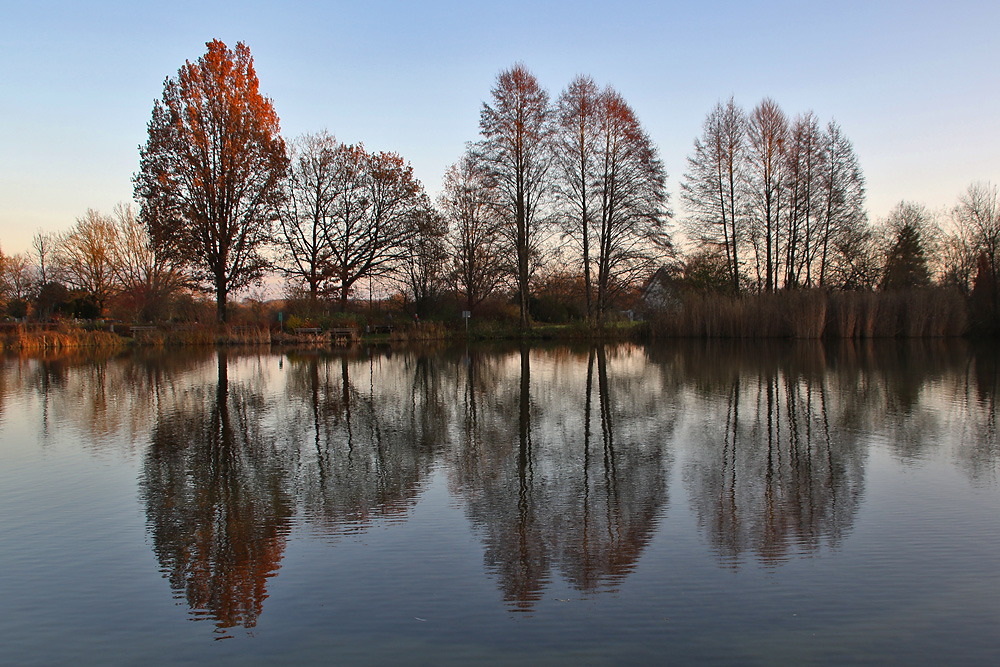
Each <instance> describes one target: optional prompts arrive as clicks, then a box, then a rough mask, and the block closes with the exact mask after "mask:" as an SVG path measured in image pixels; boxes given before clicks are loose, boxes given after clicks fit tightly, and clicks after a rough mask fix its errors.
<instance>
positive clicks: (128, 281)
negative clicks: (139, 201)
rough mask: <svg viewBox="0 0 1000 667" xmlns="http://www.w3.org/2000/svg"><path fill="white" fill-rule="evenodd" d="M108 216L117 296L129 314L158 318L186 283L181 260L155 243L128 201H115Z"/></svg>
mask: <svg viewBox="0 0 1000 667" xmlns="http://www.w3.org/2000/svg"><path fill="white" fill-rule="evenodd" d="M111 220H112V224H113V227H112V230H111V231H112V233H111V272H112V275H113V276H114V279H115V284H116V285H117V288H118V290H119V291H120V294H119V299H118V300H120V301H122V305H123V306H124V308H125V309H126V310H128V311H130V312H131V314H132V317H137V318H141V319H142V320H144V321H153V320H155V319H157V318H162V317H163V316H164V315H165V314H166V308H167V305H168V303H169V301H170V299H171V297H173V296H175V295H176V294H177V293H178V292H180V291H181V290H182V289H183V288H184V287H185V286H186V285H187V281H186V280H185V278H184V274H183V262H181V261H180V260H179V259H178V258H177V257H176V256H174V255H171V254H170V253H167V252H164V251H163V249H162V248H158V247H157V246H156V244H155V243H154V242H153V238H152V236H150V234H149V229H148V228H147V227H146V226H145V225H144V224H142V222H141V221H140V220H139V218H138V216H137V215H136V213H135V211H134V210H133V209H132V207H131V206H130V205H128V204H126V205H122V204H118V205H117V206H116V207H115V210H114V212H113V213H112V216H111Z"/></svg>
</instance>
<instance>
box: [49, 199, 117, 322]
mask: <svg viewBox="0 0 1000 667" xmlns="http://www.w3.org/2000/svg"><path fill="white" fill-rule="evenodd" d="M114 234H115V225H114V221H113V220H112V219H111V218H110V217H108V216H105V215H101V214H100V213H99V212H98V211H96V210H94V209H87V212H86V213H85V214H84V215H83V216H81V217H79V218H77V219H76V225H74V226H73V228H72V229H70V230H69V231H68V232H67V233H66V234H65V235H64V236H63V237H62V238H60V239H59V244H58V247H57V248H56V261H57V262H58V264H59V267H60V269H61V271H62V273H63V275H64V276H65V279H66V282H67V283H68V284H69V285H70V286H71V287H73V288H75V289H78V290H81V291H83V292H86V293H87V294H90V295H91V296H93V298H94V301H95V302H96V304H97V309H98V311H99V312H100V313H102V314H103V312H104V307H105V305H106V304H107V302H108V298H109V297H110V296H111V294H112V291H113V290H114V289H115V287H116V283H115V280H114V277H115V276H114V270H113V268H112V252H113V250H112V245H113V237H114Z"/></svg>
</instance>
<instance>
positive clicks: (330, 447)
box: [282, 354, 447, 535]
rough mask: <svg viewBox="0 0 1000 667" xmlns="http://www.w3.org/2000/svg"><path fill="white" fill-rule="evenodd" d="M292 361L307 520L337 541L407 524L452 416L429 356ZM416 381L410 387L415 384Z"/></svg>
mask: <svg viewBox="0 0 1000 667" xmlns="http://www.w3.org/2000/svg"><path fill="white" fill-rule="evenodd" d="M401 361H404V360H402V359H401V358H397V359H395V360H393V359H392V357H383V356H381V355H374V354H373V355H371V356H367V357H356V358H351V357H349V356H347V355H345V356H340V357H330V356H319V355H299V356H292V357H290V358H289V365H288V380H287V396H288V398H289V399H290V403H289V405H288V406H287V409H288V414H287V415H286V417H285V418H283V419H282V421H283V422H284V423H285V424H287V425H288V426H287V428H288V432H287V437H288V438H290V440H291V442H292V443H293V447H294V449H295V450H296V452H297V458H298V467H297V488H298V489H300V491H301V502H302V505H303V508H304V511H305V516H306V518H307V520H308V521H309V522H310V523H311V524H312V525H313V526H315V527H316V528H317V529H319V530H321V531H323V532H325V533H327V534H331V535H338V534H342V533H345V532H357V531H360V530H364V529H366V528H367V527H368V526H369V525H370V524H371V523H372V522H373V521H375V520H389V521H393V520H402V519H405V517H406V513H407V511H408V509H409V508H410V507H411V506H412V505H413V503H414V502H415V499H416V496H417V493H418V491H419V489H420V486H421V483H422V482H423V480H424V479H425V478H426V476H427V474H428V471H429V470H430V468H431V465H432V462H433V455H434V452H435V449H436V448H437V445H438V443H437V440H436V437H435V436H436V434H437V429H438V428H439V427H438V424H445V423H447V420H446V419H444V418H443V415H442V410H443V396H442V395H441V393H440V392H439V391H437V384H438V378H437V375H439V374H438V373H437V372H436V371H435V369H434V368H433V362H432V361H431V360H430V359H428V358H426V357H417V358H416V359H406V360H405V361H406V362H407V363H401ZM407 379H409V381H410V384H409V386H408V387H407Z"/></svg>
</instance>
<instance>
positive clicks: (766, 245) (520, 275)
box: [0, 40, 1000, 329]
mask: <svg viewBox="0 0 1000 667" xmlns="http://www.w3.org/2000/svg"><path fill="white" fill-rule="evenodd" d="M479 128H480V135H479V137H478V138H477V139H476V140H474V141H470V142H469V143H468V145H467V150H466V152H465V154H464V155H462V156H461V157H460V158H459V159H458V160H457V161H456V162H455V163H454V164H453V165H451V166H450V167H449V168H448V170H447V171H446V173H445V175H444V179H443V186H442V190H441V193H440V195H439V196H438V197H437V198H436V200H433V201H432V199H431V198H430V197H429V196H428V195H427V193H426V191H425V189H424V187H423V185H422V184H421V183H420V181H419V180H418V179H417V178H416V177H415V175H414V173H413V169H412V167H411V166H410V164H409V163H408V162H406V160H405V159H404V158H403V157H402V156H400V155H399V154H397V153H394V152H370V151H368V150H367V149H366V148H365V147H364V145H362V144H355V145H349V144H344V143H341V142H339V141H338V140H337V139H336V137H335V136H334V135H333V134H331V133H329V132H327V131H325V130H324V131H320V132H316V133H309V134H304V135H302V136H300V137H298V138H296V139H294V140H292V141H290V142H289V143H287V144H286V142H285V140H284V139H283V138H282V136H281V133H280V124H279V119H278V115H277V113H276V111H275V107H274V103H273V101H272V100H270V99H269V98H266V97H264V96H263V95H262V94H261V93H260V91H259V84H258V80H257V76H256V72H255V69H254V65H253V58H252V56H251V54H250V51H249V49H248V48H247V47H246V45H244V44H242V43H239V44H237V45H236V47H235V48H234V49H230V48H229V47H227V46H226V45H225V44H223V43H222V42H220V41H218V40H214V41H212V42H209V43H208V44H207V52H206V53H205V54H204V55H203V56H202V57H201V58H199V59H198V60H197V61H196V62H191V61H188V62H186V63H185V64H184V65H183V66H182V67H181V68H180V69H179V70H178V72H177V75H176V76H175V77H168V78H167V79H166V80H165V81H164V86H163V94H162V96H161V97H160V99H158V100H156V101H155V102H154V105H153V111H152V116H151V119H150V121H149V124H148V139H147V141H146V143H145V144H144V145H143V146H141V147H140V151H139V152H140V166H139V171H138V172H137V173H136V174H135V176H134V178H133V182H134V194H135V199H136V201H137V202H138V205H139V206H138V212H136V211H135V210H134V209H133V208H132V207H131V206H128V205H120V206H118V207H117V208H116V209H115V211H114V212H113V213H112V214H111V215H102V214H101V213H99V212H97V211H92V210H91V211H87V213H86V214H85V215H83V216H81V217H80V218H78V219H77V222H76V225H75V226H74V227H73V228H72V229H71V230H70V231H69V232H66V233H65V234H61V235H46V234H41V233H39V234H38V235H37V236H36V237H35V239H34V242H33V245H32V249H31V251H30V252H29V253H25V254H21V255H15V256H13V257H5V256H3V255H2V253H0V268H2V273H0V275H2V278H3V281H2V288H3V301H4V303H3V305H4V307H5V308H6V312H7V314H8V315H9V316H13V317H24V316H25V315H27V314H28V313H29V312H32V313H34V314H35V315H37V316H39V317H47V316H48V315H51V314H52V312H53V311H54V310H56V309H63V310H64V312H65V311H72V312H73V314H75V315H77V316H80V315H81V314H84V313H89V314H94V313H96V315H97V316H101V315H103V314H105V313H107V312H109V309H110V310H113V311H114V312H115V313H117V314H119V315H120V316H122V315H123V316H125V317H129V318H131V319H134V320H155V319H158V318H163V317H166V316H168V314H173V315H174V316H176V308H174V309H173V311H171V304H173V303H175V302H176V300H177V298H178V296H179V295H184V298H187V299H191V298H192V296H191V295H196V294H198V293H199V292H201V293H212V294H214V296H215V303H216V315H215V317H216V319H217V320H218V321H220V322H223V321H226V319H227V318H228V310H227V304H228V303H229V302H230V301H231V297H232V295H234V294H237V293H240V292H243V291H245V290H246V289H247V288H249V287H251V286H253V285H256V284H259V283H260V281H261V280H262V279H264V278H265V277H268V276H274V275H279V276H281V277H283V278H284V279H285V283H286V287H287V290H288V292H289V294H293V295H296V296H298V297H300V301H301V302H303V303H304V304H305V306H304V307H306V308H308V309H309V310H310V311H316V310H317V309H324V308H325V309H337V310H341V311H343V310H346V309H348V308H350V305H351V299H352V297H356V296H357V295H359V294H361V293H364V292H366V291H367V292H369V293H370V292H371V291H372V289H373V286H374V285H376V284H377V285H379V287H380V288H381V289H386V288H391V290H392V291H393V292H395V293H398V294H399V295H400V296H401V299H402V301H403V302H404V303H406V304H409V305H408V307H409V308H411V309H415V310H416V311H417V312H420V311H421V310H424V311H426V310H427V309H429V308H430V307H432V306H433V304H440V303H441V302H443V301H446V302H449V303H451V304H453V307H454V308H461V309H463V310H467V311H477V312H478V311H480V310H482V308H483V304H484V303H485V302H487V301H490V300H492V301H501V302H507V303H510V304H513V305H514V307H515V308H516V311H517V321H518V322H519V324H520V327H521V328H522V329H524V328H527V327H528V326H530V323H531V320H532V309H533V304H535V303H536V302H537V297H538V296H539V293H540V292H543V291H545V289H546V286H551V285H553V284H557V283H558V284H561V285H563V290H562V292H561V294H562V296H563V298H564V300H572V301H574V302H577V303H579V304H580V307H579V312H578V313H577V314H578V316H579V318H580V319H584V320H586V321H588V322H590V323H594V324H601V323H603V322H604V321H605V320H607V319H608V318H610V317H613V316H614V314H615V313H616V312H617V310H618V309H619V308H621V307H624V306H626V305H629V304H631V303H634V301H635V298H636V294H637V293H638V292H639V290H640V288H641V286H642V285H644V284H645V283H646V282H647V281H648V280H649V279H650V276H652V275H653V274H654V272H657V270H662V271H663V272H666V273H667V274H669V275H670V276H671V280H673V281H674V282H675V284H677V285H679V286H684V287H687V288H689V289H700V290H715V291H721V292H727V293H729V294H732V295H740V294H743V293H748V292H775V291H778V290H790V289H798V288H809V287H818V288H824V289H841V290H874V289H895V288H899V287H907V286H920V285H926V284H929V283H931V282H934V281H937V282H943V283H948V284H952V285H956V286H958V287H959V288H961V289H963V290H964V291H965V292H966V293H967V294H971V293H972V292H974V291H977V290H978V294H979V295H980V296H979V298H980V300H981V301H985V302H988V303H989V304H991V307H992V312H993V313H994V314H995V313H996V310H997V308H996V306H997V296H996V295H997V289H996V287H997V285H996V276H997V272H996V268H997V267H996V262H997V255H998V252H1000V248H998V245H1000V213H998V211H997V205H996V187H995V186H992V185H989V184H975V185H973V186H971V187H970V188H969V190H968V191H967V192H966V193H965V194H964V195H963V196H962V197H961V198H960V200H959V202H958V205H957V206H956V207H955V209H954V210H953V211H952V212H951V214H950V216H948V217H949V218H950V220H948V221H942V220H939V219H938V218H940V217H941V216H935V215H932V214H931V213H929V212H928V211H927V210H926V209H925V208H924V207H922V206H920V205H918V204H914V203H907V202H902V203H900V204H899V205H898V206H897V207H896V208H895V209H894V210H893V211H892V212H891V213H890V215H889V216H888V218H887V219H885V220H880V221H876V222H874V223H873V222H871V221H870V220H869V219H868V217H867V214H866V212H865V199H864V198H865V179H864V175H863V172H862V169H861V166H860V161H859V159H858V157H857V155H856V154H855V151H854V148H853V146H852V144H851V142H850V140H849V139H848V138H847V136H846V134H845V133H844V131H843V129H842V128H841V127H840V126H839V125H838V124H837V123H836V122H835V121H830V122H828V123H826V124H825V125H822V124H821V123H820V121H819V119H818V118H817V117H816V115H815V114H814V113H812V112H806V113H804V114H799V115H797V116H795V117H794V118H792V119H789V117H788V116H787V115H786V114H785V113H784V112H783V111H782V110H781V108H780V107H779V105H778V104H777V102H775V101H774V100H771V99H764V100H762V101H761V102H760V103H759V104H758V105H757V106H755V107H754V108H753V109H752V110H751V111H749V112H747V111H745V110H744V109H743V108H742V107H740V106H739V105H737V104H736V102H735V100H733V99H732V98H730V99H729V100H728V101H725V102H720V103H719V104H717V105H716V107H715V108H713V109H712V110H711V111H710V112H709V113H708V115H707V116H706V118H705V121H704V125H703V128H702V132H701V134H700V135H699V136H698V137H696V138H695V140H694V144H693V147H692V151H691V153H690V155H689V156H688V158H687V169H686V170H685V173H684V174H683V178H682V180H681V193H680V194H681V200H682V202H683V205H684V209H685V212H686V216H684V218H683V222H682V225H681V228H682V229H683V231H684V233H685V235H686V237H687V239H688V240H689V241H690V242H691V243H692V245H693V248H694V250H692V251H690V252H689V253H684V252H683V251H681V250H680V249H679V248H678V247H676V246H675V244H674V242H673V239H672V237H671V228H670V223H671V220H672V217H673V214H672V211H671V209H670V205H669V204H670V200H669V194H668V192H667V189H666V178H667V173H666V170H665V168H664V166H663V162H662V160H661V159H660V156H659V153H658V149H657V147H656V145H655V143H654V142H653V141H652V140H651V138H650V137H649V135H648V134H647V133H646V131H645V129H644V128H643V126H642V124H641V122H640V121H639V119H638V117H637V115H636V113H635V111H634V109H632V107H631V106H630V105H629V104H628V102H627V101H626V100H625V99H624V97H623V96H622V95H621V94H620V93H619V92H618V91H616V90H615V89H614V88H612V87H611V86H604V87H601V86H599V85H598V84H597V83H596V82H595V81H594V80H593V79H592V78H591V77H588V76H578V77H576V78H575V79H574V80H573V81H571V82H570V83H569V85H567V86H566V87H565V88H564V89H563V90H562V91H561V92H560V93H559V95H558V96H557V97H556V98H555V99H554V100H553V99H552V98H551V97H550V95H549V93H548V91H547V90H546V89H545V88H543V87H542V86H541V85H540V84H539V82H538V81H537V79H536V78H535V76H534V75H533V74H532V73H531V72H530V71H529V70H528V69H527V67H526V66H524V65H523V64H516V65H514V66H513V67H511V68H509V69H507V70H504V71H501V72H500V73H499V75H498V76H497V79H496V81H495V83H494V86H493V88H492V90H491V93H490V98H489V100H488V101H485V102H484V103H483V104H482V107H481V110H480V122H479ZM939 222H948V223H949V224H948V228H947V229H945V228H944V227H943V226H942V225H941V224H939ZM60 290H61V291H60ZM67 303H69V304H71V305H70V306H67V305H66V304H67Z"/></svg>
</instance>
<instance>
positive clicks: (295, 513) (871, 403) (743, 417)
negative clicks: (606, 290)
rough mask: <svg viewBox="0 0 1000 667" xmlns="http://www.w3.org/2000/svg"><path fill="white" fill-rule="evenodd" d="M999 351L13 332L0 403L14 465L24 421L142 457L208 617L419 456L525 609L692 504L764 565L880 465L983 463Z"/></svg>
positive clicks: (736, 551)
mask: <svg viewBox="0 0 1000 667" xmlns="http://www.w3.org/2000/svg"><path fill="white" fill-rule="evenodd" d="M996 359H997V357H996V354H995V353H994V352H990V351H987V350H981V349H976V348H970V347H968V346H966V345H965V344H962V343H959V344H946V343H943V342H940V341H936V342H935V341H932V342H926V341H917V342H904V343H901V344H897V343H895V342H892V343H859V344H853V345H852V344H848V345H835V346H823V345H821V344H819V343H799V344H787V343H781V344H763V345H748V344H739V343H719V342H714V343H713V342H710V343H703V342H698V343H675V344H666V345H663V346H659V347H654V348H648V349H647V348H644V347H641V346H633V345H622V346H610V347H603V346H590V345H580V346H575V347H552V348H530V349H529V348H519V347H517V346H498V347H494V346H486V347H472V348H468V349H466V348H454V349H443V350H436V351H419V350H414V351H395V352H392V353H387V352H386V351H377V350H359V351H356V352H352V353H347V354H344V355H336V354H334V355H330V354H320V353H289V354H287V355H284V356H278V355H267V354H265V355H258V354H245V353H215V352H213V351H211V350H208V351H190V350H183V351H170V352H168V353H166V354H162V353H157V352H150V353H143V354H138V355H133V356H123V357H118V358H106V359H99V360H94V359H89V358H86V357H72V356H70V357H56V358H50V359H31V358H21V359H14V358H9V357H8V358H6V359H4V360H3V372H2V375H0V425H2V426H3V428H4V429H5V433H7V434H11V433H20V434H23V435H21V436H19V437H17V438H14V439H11V440H10V441H9V442H5V444H4V457H5V460H6V461H7V462H8V463H10V464H13V463H16V460H17V457H18V456H19V452H22V453H24V455H25V456H29V458H30V450H31V448H32V447H35V437H36V436H35V433H38V434H40V435H39V436H38V438H39V441H40V442H41V443H42V446H43V447H44V446H45V443H46V442H47V441H53V442H55V441H61V440H64V439H65V438H67V437H71V438H72V439H73V440H74V442H75V444H74V446H75V447H76V448H77V449H78V450H79V451H82V452H87V453H88V455H90V456H94V455H96V456H98V457H111V458H128V457H139V458H141V461H142V463H141V466H142V471H141V474H140V485H139V487H140V491H139V493H140V496H141V498H142V503H143V508H144V512H145V514H146V522H147V530H148V531H149V535H150V538H151V544H150V546H151V548H152V551H153V553H154V554H155V555H156V558H157V560H158V563H159V566H160V568H161V569H162V571H163V573H164V576H165V577H167V579H168V581H169V583H170V586H171V588H172V589H173V590H174V592H175V594H176V595H178V596H180V598H181V599H184V600H185V603H186V604H187V605H188V606H189V607H190V609H191V611H192V614H194V615H195V616H196V617H205V616H207V617H209V618H211V619H212V620H213V621H214V622H215V623H216V624H217V625H218V626H219V627H220V628H222V629H224V628H228V627H231V626H235V625H245V626H247V627H253V626H254V625H255V624H256V623H257V621H258V617H259V616H260V614H261V613H263V612H264V611H265V610H266V609H267V604H266V602H265V599H266V598H267V597H268V595H269V593H268V590H267V589H268V587H269V586H270V585H271V584H270V583H269V582H270V580H271V579H272V578H273V577H274V576H275V575H276V574H278V572H279V570H280V568H281V567H282V561H283V558H284V554H285V553H286V552H287V550H288V548H289V544H288V540H289V539H290V537H289V536H290V535H300V536H301V539H306V536H307V535H311V536H319V537H320V538H322V540H324V541H329V542H330V543H331V544H332V545H337V544H339V543H342V542H343V541H344V540H352V539H358V538H359V537H363V536H364V535H366V534H368V533H370V531H372V530H375V529H386V530H392V529H393V527H394V526H396V527H399V526H404V525H405V524H406V522H408V521H409V520H410V518H411V517H412V516H413V513H414V511H415V508H416V507H417V505H418V504H419V503H421V502H425V500H422V499H424V498H426V495H425V494H427V493H432V494H440V493H441V491H442V489H441V488H438V487H433V486H431V483H432V480H434V479H437V480H441V482H440V483H442V484H446V488H447V493H448V496H449V498H451V499H452V501H451V502H453V503H454V504H455V506H456V507H458V508H461V511H462V514H463V516H464V517H465V519H466V521H467V522H468V523H467V526H463V527H455V530H466V529H467V528H468V527H469V526H471V528H472V533H473V534H474V535H475V537H476V539H477V540H478V542H479V544H480V546H481V558H482V565H481V566H482V567H484V568H485V570H486V572H487V573H488V574H489V576H490V577H491V578H492V580H493V581H494V582H495V585H496V587H497V588H498V589H499V591H500V595H501V596H502V597H503V599H504V600H505V602H506V604H507V607H508V608H509V609H511V610H525V611H535V610H537V607H538V605H539V603H540V601H541V600H542V599H543V597H544V595H545V593H546V591H553V590H561V589H562V587H564V586H568V587H569V589H571V590H572V591H574V592H575V594H577V595H583V596H585V597H590V596H594V595H599V594H600V592H601V591H616V590H619V589H620V588H621V587H622V586H623V585H624V583H625V582H627V581H628V579H629V577H630V576H632V574H633V573H634V572H635V570H636V568H637V567H638V566H639V564H640V563H642V562H643V556H644V554H645V553H646V552H647V551H648V549H649V545H650V542H651V541H652V540H653V539H654V538H655V536H656V534H657V531H658V529H659V527H660V525H661V524H662V522H663V521H665V518H666V517H668V516H670V515H676V516H683V515H684V512H685V509H687V508H689V509H690V512H691V515H692V517H693V520H694V522H695V525H696V526H697V530H698V534H699V536H700V539H702V540H703V541H704V542H705V543H706V544H707V545H708V546H709V547H710V549H711V552H712V553H713V554H714V558H715V559H716V561H717V563H718V564H720V565H724V566H726V567H730V566H739V565H741V564H743V563H746V562H748V561H752V562H757V563H761V564H764V565H766V566H768V567H771V566H778V565H780V564H781V563H787V562H788V561H789V560H790V559H794V558H798V557H801V556H807V555H812V554H820V553H824V550H826V549H840V548H842V545H843V542H844V540H845V538H846V537H847V536H848V535H850V534H851V532H852V530H853V529H854V526H855V524H856V522H857V517H858V514H859V512H861V511H863V510H864V508H866V499H867V498H869V497H870V496H871V494H873V493H875V494H877V495H878V497H880V498H881V497H883V496H885V495H886V494H891V491H892V486H891V485H892V484H896V483H899V482H898V478H897V471H898V470H904V471H905V470H908V469H909V470H913V471H915V472H914V473H913V474H920V470H921V469H922V466H923V465H924V464H925V463H926V462H928V461H945V462H947V463H948V464H949V465H950V466H951V468H949V469H950V470H951V471H952V472H951V474H953V475H960V476H961V477H962V478H965V479H968V480H970V481H971V482H972V483H973V485H977V486H984V485H985V486H987V487H988V486H990V485H995V483H996V478H997V471H998V460H1000V455H998V446H997V433H996V408H995V397H996V393H997V371H996V369H997V361H996ZM25 417H26V418H25ZM32 429H34V431H33V430H32ZM67 434H71V435H69V436H67ZM873 477H874V478H876V479H878V480H879V484H886V485H889V486H886V487H881V486H880V487H878V488H875V489H873V486H872V479H873ZM884 480H888V481H884ZM928 483H929V484H930V485H931V486H930V487H929V488H930V491H931V492H933V491H934V489H935V488H938V487H934V484H935V482H934V480H930V481H929V482H928ZM671 484H673V485H674V488H670V485H671ZM938 484H939V487H940V488H950V485H951V484H952V482H951V481H948V482H938ZM671 491H672V493H671ZM932 495H933V493H932ZM678 504H680V505H678ZM869 511H870V510H869ZM928 511H929V512H931V513H933V510H928Z"/></svg>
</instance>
